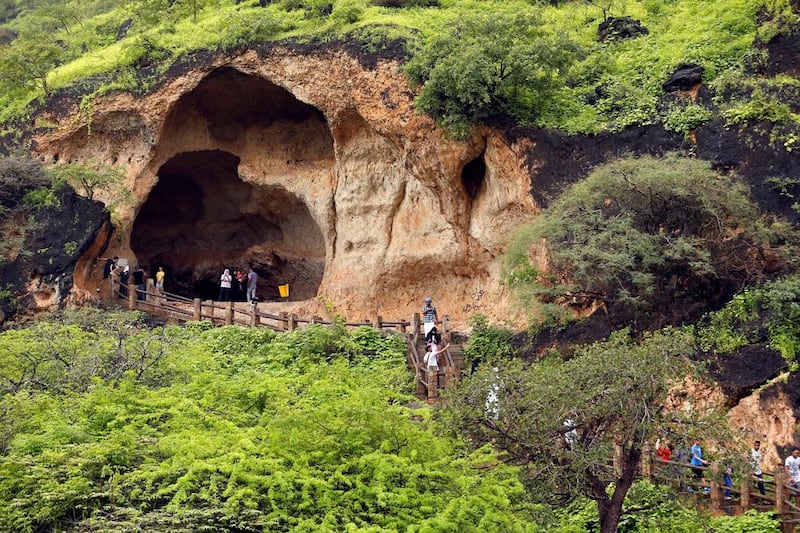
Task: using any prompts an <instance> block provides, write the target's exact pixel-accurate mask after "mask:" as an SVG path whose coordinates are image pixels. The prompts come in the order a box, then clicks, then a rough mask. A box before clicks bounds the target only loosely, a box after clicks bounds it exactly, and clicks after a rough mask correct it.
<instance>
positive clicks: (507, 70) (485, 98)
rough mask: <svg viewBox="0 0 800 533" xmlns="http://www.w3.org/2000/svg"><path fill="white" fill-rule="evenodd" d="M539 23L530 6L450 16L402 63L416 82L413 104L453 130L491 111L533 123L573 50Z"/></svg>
mask: <svg viewBox="0 0 800 533" xmlns="http://www.w3.org/2000/svg"><path fill="white" fill-rule="evenodd" d="M541 28H542V27H541V22H540V19H539V18H538V16H537V15H536V14H535V13H517V14H510V13H508V12H506V11H504V10H486V11H484V12H478V13H474V14H470V15H468V16H466V17H459V19H457V20H454V21H453V22H452V27H451V29H449V30H448V31H444V32H442V33H440V34H437V35H436V36H434V37H433V38H432V39H430V40H429V41H428V42H426V43H425V44H424V46H423V48H422V49H421V50H420V51H419V53H417V54H416V55H415V56H414V58H413V59H412V60H411V61H410V62H409V63H408V65H407V66H406V73H407V74H408V76H409V77H410V78H411V80H412V81H413V82H415V83H417V84H419V85H422V90H421V91H420V94H419V97H418V98H417V107H418V109H420V110H421V111H423V112H425V113H429V114H430V115H432V116H434V117H435V118H436V119H437V121H438V122H440V123H441V124H442V125H443V126H444V127H446V128H447V129H448V130H449V131H450V132H452V133H453V134H454V135H455V136H456V137H463V136H465V135H466V133H467V130H468V128H469V126H470V125H472V124H475V123H477V122H480V121H482V120H484V119H487V118H489V117H493V116H500V115H510V116H512V117H514V118H516V119H517V120H519V121H520V122H522V123H532V121H533V120H534V119H535V118H536V117H537V116H538V115H539V113H540V111H539V110H540V108H541V107H542V106H543V105H544V102H545V100H546V99H547V98H548V97H549V96H550V95H551V94H553V93H554V92H555V89H556V87H558V85H559V84H560V83H563V80H564V75H565V72H566V69H567V68H568V67H569V65H570V62H571V61H572V57H573V53H572V52H573V50H574V49H575V46H574V45H573V44H572V43H571V42H570V41H568V40H567V39H564V38H562V37H556V36H553V35H549V34H548V33H547V32H545V31H543V30H542V29H541Z"/></svg>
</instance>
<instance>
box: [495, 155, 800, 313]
mask: <svg viewBox="0 0 800 533" xmlns="http://www.w3.org/2000/svg"><path fill="white" fill-rule="evenodd" d="M790 234H791V232H790V228H788V226H786V225H782V224H780V223H772V224H770V225H767V224H766V223H765V220H764V218H763V216H762V215H761V214H760V212H759V210H758V208H757V207H756V205H755V204H754V203H753V201H752V200H751V199H750V197H749V194H748V190H747V188H746V187H745V186H744V185H743V184H742V183H741V182H739V181H738V180H737V179H736V178H735V177H733V176H730V175H720V174H717V173H716V172H714V171H713V170H712V169H711V167H710V166H709V164H708V163H705V162H703V161H699V160H695V159H687V158H681V157H678V156H674V155H672V156H668V157H665V158H653V157H640V158H627V159H621V160H618V161H615V162H613V163H609V164H606V165H603V166H601V167H598V168H597V169H595V170H594V171H593V172H592V174H591V175H590V176H589V177H588V178H587V179H585V180H584V181H582V182H580V183H577V184H575V185H572V186H571V187H569V188H568V189H567V190H566V191H564V193H563V194H562V195H561V196H560V197H559V198H558V199H557V200H556V201H555V202H553V203H552V205H550V206H549V207H548V208H547V209H546V210H545V211H544V212H543V214H542V216H540V217H539V218H537V220H536V221H535V222H533V223H531V224H529V225H527V226H525V227H524V228H522V229H521V230H520V232H519V233H518V235H517V237H516V240H515V242H514V244H512V246H511V247H510V248H509V251H508V254H507V265H508V280H509V283H510V284H511V285H512V286H514V287H517V288H518V289H520V294H523V295H532V296H536V297H539V298H542V299H544V300H546V301H556V302H561V303H567V304H577V305H581V306H584V305H590V304H592V303H597V302H601V303H602V304H604V305H606V306H609V307H613V308H614V309H615V310H616V311H617V312H620V313H622V312H623V311H624V310H625V309H653V308H655V307H656V306H659V305H667V302H670V301H673V300H676V299H681V298H684V297H688V298H699V297H708V298H713V295H714V294H715V293H719V291H720V290H721V289H720V287H721V286H725V285H726V284H729V285H732V286H740V285H741V284H742V283H744V282H745V281H748V282H754V281H758V280H759V279H761V280H763V279H766V269H767V268H768V267H769V268H772V267H774V263H776V262H777V263H780V262H781V261H782V260H785V259H786V257H784V256H782V255H781V253H780V246H779V245H780V244H781V243H782V242H784V241H783V239H786V238H788V236H789V235H790ZM542 240H544V242H545V243H546V247H547V259H548V260H549V262H550V267H549V268H548V271H547V272H541V271H539V270H537V269H536V268H535V267H534V266H533V265H535V264H538V263H535V262H531V257H530V250H531V249H532V247H533V245H534V244H538V243H540V242H542ZM770 243H772V244H770ZM776 245H777V246H776ZM542 260H543V258H541V257H539V258H538V259H537V261H539V262H541V261H542ZM525 290H527V291H528V292H525ZM623 314H624V313H623Z"/></svg>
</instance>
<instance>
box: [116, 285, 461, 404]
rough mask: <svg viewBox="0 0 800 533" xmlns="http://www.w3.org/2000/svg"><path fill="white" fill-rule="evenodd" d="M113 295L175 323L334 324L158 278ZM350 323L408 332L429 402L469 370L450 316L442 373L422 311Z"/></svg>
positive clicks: (413, 364)
mask: <svg viewBox="0 0 800 533" xmlns="http://www.w3.org/2000/svg"><path fill="white" fill-rule="evenodd" d="M112 294H115V295H117V296H119V297H120V298H123V299H124V300H125V301H127V307H128V309H129V310H131V311H135V310H138V311H143V312H145V313H148V314H151V315H154V316H159V317H161V318H165V319H167V320H169V321H173V322H179V323H180V322H188V321H201V320H206V321H209V322H211V323H213V324H216V325H220V326H224V325H228V326H230V325H239V326H245V327H262V328H270V329H273V330H275V331H292V330H294V329H297V328H299V327H304V326H308V325H311V324H322V325H328V326H330V325H333V324H334V322H333V321H331V320H325V319H324V318H322V317H319V316H312V317H306V318H304V317H298V316H297V315H296V314H293V313H287V312H282V313H278V314H275V313H268V312H265V311H262V310H260V309H259V308H258V304H255V305H253V304H249V303H247V302H231V301H227V302H217V301H213V300H201V299H200V298H194V299H192V298H186V297H184V296H180V295H178V294H173V293H169V292H166V291H159V290H158V289H156V288H155V287H154V286H153V283H152V279H148V283H147V288H146V289H145V290H144V291H139V290H137V289H136V286H135V285H133V284H129V285H128V286H127V288H126V287H121V286H119V285H118V284H114V281H113V280H112ZM344 325H345V326H346V327H351V328H355V327H362V326H367V327H372V328H375V329H377V330H381V331H393V332H396V333H399V334H401V335H404V336H405V338H406V346H407V363H408V367H409V369H410V370H411V371H412V372H413V373H414V375H415V380H416V393H417V396H418V397H419V398H421V399H425V400H427V402H428V403H435V402H436V401H437V400H438V398H439V392H440V391H441V390H442V389H445V388H447V387H449V386H453V385H455V384H457V383H458V379H459V377H460V376H461V372H462V368H463V357H462V353H463V350H462V347H461V346H460V345H458V344H455V343H453V337H452V332H451V329H450V323H449V318H448V317H446V316H445V317H444V320H443V321H442V324H441V326H442V331H441V333H442V341H443V342H444V343H445V344H446V345H448V348H447V349H445V350H444V351H443V352H441V353H440V355H439V370H438V372H433V371H431V372H429V371H428V369H427V368H426V366H425V365H424V363H423V357H424V355H425V351H426V350H425V340H424V338H423V335H422V330H421V327H420V326H421V322H420V315H419V314H418V313H415V314H414V315H413V316H412V317H411V320H410V321H405V320H384V319H383V318H382V317H381V316H379V315H375V316H374V317H372V318H371V319H364V320H362V321H345V323H344Z"/></svg>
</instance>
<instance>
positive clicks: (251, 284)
mask: <svg viewBox="0 0 800 533" xmlns="http://www.w3.org/2000/svg"><path fill="white" fill-rule="evenodd" d="M257 288H258V274H256V273H255V271H254V270H253V269H252V268H250V269H248V270H247V302H248V303H254V302H255V299H256V289H257Z"/></svg>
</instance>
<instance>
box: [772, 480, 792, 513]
mask: <svg viewBox="0 0 800 533" xmlns="http://www.w3.org/2000/svg"><path fill="white" fill-rule="evenodd" d="M788 496H789V494H788V491H787V490H786V473H785V472H783V471H782V470H776V471H775V510H776V511H777V512H778V515H779V516H781V515H784V514H786V512H787V511H788V509H787V506H786V500H787V499H788Z"/></svg>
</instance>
